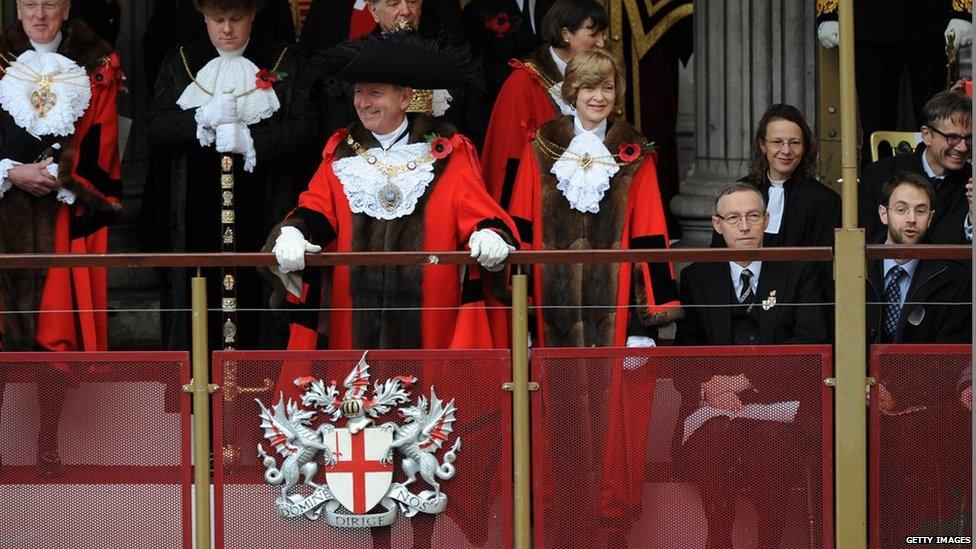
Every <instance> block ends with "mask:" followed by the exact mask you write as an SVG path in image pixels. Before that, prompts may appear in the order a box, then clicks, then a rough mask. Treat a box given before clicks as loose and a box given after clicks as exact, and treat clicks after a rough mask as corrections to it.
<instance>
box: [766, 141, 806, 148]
mask: <svg viewBox="0 0 976 549" xmlns="http://www.w3.org/2000/svg"><path fill="white" fill-rule="evenodd" d="M764 141H765V142H766V144H767V145H769V146H770V147H772V148H773V149H776V150H779V149H782V148H783V145H786V146H788V147H789V148H791V149H801V148H803V141H800V140H799V139H790V140H789V141H784V140H782V139H764Z"/></svg>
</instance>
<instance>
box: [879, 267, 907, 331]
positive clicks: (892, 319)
mask: <svg viewBox="0 0 976 549" xmlns="http://www.w3.org/2000/svg"><path fill="white" fill-rule="evenodd" d="M907 274H908V273H906V272H905V269H902V268H901V267H899V266H898V265H895V266H894V267H892V268H891V270H890V271H888V285H887V286H885V299H886V300H887V301H888V303H887V305H885V310H884V331H885V335H886V336H888V338H889V339H891V338H892V337H893V336H894V335H895V331H896V330H897V329H898V320H899V317H900V316H901V288H900V287H899V285H898V283H899V282H901V279H902V277H904V276H905V275H907Z"/></svg>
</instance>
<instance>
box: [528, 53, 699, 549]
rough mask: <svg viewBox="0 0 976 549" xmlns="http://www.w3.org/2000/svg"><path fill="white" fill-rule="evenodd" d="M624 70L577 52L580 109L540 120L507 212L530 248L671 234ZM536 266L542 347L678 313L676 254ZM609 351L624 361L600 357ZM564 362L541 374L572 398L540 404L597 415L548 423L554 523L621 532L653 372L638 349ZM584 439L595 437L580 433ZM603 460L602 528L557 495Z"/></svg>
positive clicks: (572, 84)
mask: <svg viewBox="0 0 976 549" xmlns="http://www.w3.org/2000/svg"><path fill="white" fill-rule="evenodd" d="M623 83H624V75H623V71H622V69H621V67H620V64H619V61H618V60H617V59H616V58H615V57H614V55H613V54H611V53H609V52H607V51H606V50H603V49H593V50H590V51H586V52H582V53H580V54H579V55H577V56H575V57H574V58H573V60H572V61H571V62H570V63H569V66H568V67H567V69H566V79H565V81H564V82H563V85H562V89H561V94H562V98H563V100H564V101H565V102H566V103H567V104H570V105H573V106H574V107H575V108H574V112H575V114H574V115H572V116H568V115H567V116H560V117H558V118H556V119H554V120H552V121H550V122H548V123H546V124H545V125H543V126H542V127H541V128H539V131H538V133H537V134H536V136H535V138H534V140H533V142H532V143H530V144H528V145H527V146H526V147H525V150H524V153H523V155H522V160H521V165H520V167H519V171H518V176H517V177H516V180H515V187H514V190H513V193H512V200H511V207H510V208H509V213H510V214H511V215H512V218H513V219H514V220H515V223H516V224H517V225H518V226H519V233H520V237H521V239H522V241H523V244H524V245H525V246H526V247H527V248H529V249H533V250H545V249H549V250H566V249H634V248H657V249H661V248H667V247H668V233H667V225H666V222H665V218H664V208H663V206H662V204H661V194H660V191H659V190H658V182H657V170H656V168H655V165H654V156H653V155H652V154H650V153H651V146H650V145H649V144H648V143H647V142H646V140H645V139H644V137H643V136H642V135H640V134H639V133H638V132H637V131H636V130H634V128H633V127H632V126H630V124H628V123H627V122H626V121H624V120H621V119H618V120H614V121H612V122H611V121H610V120H609V117H610V115H611V113H612V112H613V109H614V106H615V105H617V104H618V103H619V102H620V101H621V100H622V97H623V91H624V90H623ZM532 274H533V286H532V299H533V307H532V312H533V314H534V316H535V329H536V331H535V338H534V339H535V341H534V342H533V343H534V345H535V346H536V347H540V346H545V347H594V346H596V347H623V346H627V347H651V346H654V345H655V341H654V339H655V338H656V337H657V327H659V326H662V325H664V324H668V323H670V322H672V321H673V320H675V319H676V318H677V317H678V316H679V315H680V314H681V307H680V303H679V302H678V296H677V287H676V284H675V282H674V272H673V270H672V268H671V266H670V265H669V264H667V263H653V264H648V263H638V264H636V265H635V264H631V263H621V264H599V263H594V264H583V265H577V264H550V265H535V266H534V267H533V272H532ZM606 364H612V365H613V366H612V367H611V368H605V367H601V366H605V365H606ZM560 366H562V368H560V369H559V370H558V371H557V372H556V375H552V376H546V377H545V379H543V384H544V385H545V386H546V388H547V390H548V391H550V393H551V394H553V395H559V396H560V397H561V398H552V399H545V398H544V399H543V400H545V401H546V402H547V403H548V404H547V405H546V407H545V408H544V409H543V410H542V412H541V413H542V415H543V416H551V417H552V418H560V417H569V416H573V415H577V416H580V417H582V418H585V419H587V420H589V422H588V423H587V422H586V421H583V422H582V423H581V424H587V425H590V426H592V432H591V433H589V435H590V436H586V435H585V434H584V435H583V436H582V437H567V436H566V435H565V432H562V431H560V432H553V433H548V432H547V433H545V434H544V436H545V437H548V438H549V439H550V440H547V441H544V443H543V444H542V445H541V446H542V447H543V448H547V449H549V451H550V452H552V456H553V458H552V459H551V460H549V463H550V466H549V467H550V468H551V470H550V471H549V472H547V473H548V474H547V476H548V477H549V478H548V479H547V480H549V482H546V483H545V485H547V486H550V487H551V490H553V493H552V494H550V495H551V499H550V502H551V505H547V506H546V508H547V509H549V510H550V512H552V515H550V516H548V517H546V518H547V520H548V522H549V523H550V524H547V527H546V529H547V532H549V535H552V536H561V535H567V536H571V538H567V539H565V540H557V539H553V540H549V541H550V542H551V543H550V544H551V545H553V546H564V545H566V546H569V545H575V546H580V547H582V546H592V545H595V544H601V545H602V543H603V541H604V540H603V539H600V538H598V537H594V538H592V539H586V540H581V539H579V536H580V535H591V536H598V535H599V534H601V533H603V534H608V533H609V534H615V533H620V532H621V531H622V530H625V529H626V527H627V520H626V519H627V518H628V517H630V516H632V513H634V512H635V510H639V506H640V498H641V487H642V486H643V469H644V453H645V452H644V449H645V448H644V445H645V441H646V439H647V422H648V420H649V418H650V412H651V401H652V398H653V394H654V381H655V378H656V375H654V374H653V371H645V370H648V368H649V367H650V366H649V365H643V364H641V361H640V360H639V359H638V360H635V359H634V358H628V359H626V360H624V361H621V360H615V361H610V362H609V363H607V362H604V363H602V364H598V365H595V364H594V363H593V362H591V361H587V360H579V361H577V362H576V363H575V364H573V365H570V364H567V363H566V362H565V361H564V362H563V363H562V364H560ZM569 369H572V371H571V372H569V371H567V370H569ZM570 395H577V396H576V398H569V397H570ZM554 422H555V423H554V424H558V420H555V419H554ZM581 424H578V425H577V426H576V429H577V432H579V429H580V426H579V425H581ZM561 428H563V427H561ZM568 439H572V441H571V442H570V440H568ZM582 439H587V440H591V441H592V445H589V446H588V445H581V444H580V440H582ZM567 445H571V446H572V447H573V448H572V449H571V448H569V447H567ZM568 452H569V453H573V454H574V455H575V456H576V457H575V458H574V460H571V461H570V462H569V463H568V464H567V462H566V460H564V459H563V460H561V459H560V458H559V456H560V455H566V454H567V453H568ZM601 468H602V474H599V475H594V476H591V477H588V478H590V479H591V482H592V484H590V485H589V486H584V487H583V491H584V492H586V491H590V492H591V493H600V494H601V497H600V500H599V502H598V504H597V503H594V505H599V509H598V512H597V510H594V512H593V513H592V514H593V515H594V518H597V517H599V519H600V522H599V524H600V526H601V528H597V527H596V524H594V527H593V528H578V527H575V526H574V527H570V525H569V524H561V523H560V521H562V520H566V519H568V518H569V517H572V516H578V515H579V514H578V513H573V512H571V511H570V510H568V509H565V510H561V509H560V508H562V507H565V506H572V505H577V503H576V498H574V497H572V493H571V492H572V491H575V490H578V489H579V487H580V486H579V485H580V483H583V484H585V483H586V481H585V480H580V478H579V475H578V471H579V470H581V469H582V470H594V471H600V470H601ZM596 479H599V480H596ZM584 514H585V513H584ZM581 532H586V533H585V534H581Z"/></svg>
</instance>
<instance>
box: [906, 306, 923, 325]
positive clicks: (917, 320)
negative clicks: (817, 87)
mask: <svg viewBox="0 0 976 549" xmlns="http://www.w3.org/2000/svg"><path fill="white" fill-rule="evenodd" d="M923 320H925V307H924V306H921V305H919V306H918V307H915V308H914V309H912V312H911V313H909V314H908V323H909V324H911V325H912V326H918V325H919V324H921V323H922V321H923Z"/></svg>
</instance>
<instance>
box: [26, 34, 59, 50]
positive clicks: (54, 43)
mask: <svg viewBox="0 0 976 549" xmlns="http://www.w3.org/2000/svg"><path fill="white" fill-rule="evenodd" d="M61 38H62V36H61V31H58V35H57V36H55V37H54V40H51V41H50V42H48V43H47V44H41V43H39V42H35V41H33V40H31V41H30V43H31V47H32V48H34V51H36V52H37V53H54V52H56V51H58V48H59V47H60V46H61Z"/></svg>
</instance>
